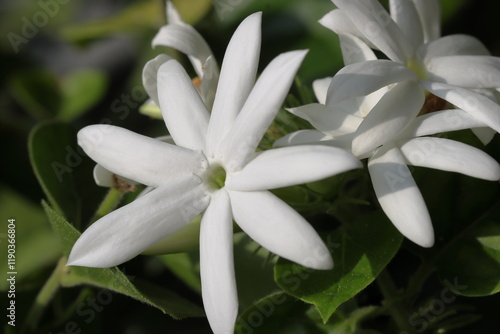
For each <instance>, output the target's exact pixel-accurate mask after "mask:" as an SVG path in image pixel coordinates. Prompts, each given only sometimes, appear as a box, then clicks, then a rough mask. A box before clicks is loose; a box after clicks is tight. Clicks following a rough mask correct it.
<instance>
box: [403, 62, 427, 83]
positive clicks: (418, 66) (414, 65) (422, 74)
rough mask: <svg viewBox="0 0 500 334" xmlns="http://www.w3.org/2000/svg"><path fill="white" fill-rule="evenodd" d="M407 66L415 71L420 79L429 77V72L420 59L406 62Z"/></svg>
mask: <svg viewBox="0 0 500 334" xmlns="http://www.w3.org/2000/svg"><path fill="white" fill-rule="evenodd" d="M406 67H408V68H409V69H410V70H412V71H413V72H415V74H416V75H417V76H418V77H419V78H420V79H425V78H426V77H427V73H426V70H425V68H424V67H423V66H422V63H421V62H419V61H416V60H414V59H410V60H408V61H407V62H406Z"/></svg>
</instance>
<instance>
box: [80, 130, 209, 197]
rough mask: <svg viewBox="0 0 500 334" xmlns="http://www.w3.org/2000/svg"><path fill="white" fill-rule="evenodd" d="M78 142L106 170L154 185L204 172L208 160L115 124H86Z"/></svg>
mask: <svg viewBox="0 0 500 334" xmlns="http://www.w3.org/2000/svg"><path fill="white" fill-rule="evenodd" d="M78 145H80V146H81V147H82V148H83V150H84V151H85V153H87V155H88V156H90V157H91V158H92V160H94V161H95V162H97V163H98V164H100V165H102V167H104V168H106V169H107V170H109V171H111V172H113V173H115V174H118V175H121V176H123V177H125V178H128V179H131V180H134V181H136V182H138V183H142V184H145V185H148V186H153V187H159V186H160V185H162V184H165V183H168V182H171V181H172V180H175V179H176V178H179V177H181V176H185V175H187V174H190V173H193V172H196V171H198V172H201V171H202V170H203V169H204V168H205V164H206V160H205V158H204V156H203V155H202V154H200V153H198V152H193V151H191V150H187V149H185V148H182V147H178V146H174V145H170V144H167V143H163V142H161V141H159V140H157V139H153V138H149V137H146V136H142V135H139V134H136V133H134V132H132V131H129V130H126V129H123V128H119V127H116V126H112V125H91V126H87V127H85V128H83V129H82V130H80V131H79V132H78ZM152 157H154V159H152Z"/></svg>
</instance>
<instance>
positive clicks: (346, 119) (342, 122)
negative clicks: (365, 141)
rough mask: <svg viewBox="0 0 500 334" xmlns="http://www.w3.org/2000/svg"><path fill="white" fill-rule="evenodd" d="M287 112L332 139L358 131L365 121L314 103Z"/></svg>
mask: <svg viewBox="0 0 500 334" xmlns="http://www.w3.org/2000/svg"><path fill="white" fill-rule="evenodd" d="M345 102H347V101H343V102H342V103H340V104H338V107H339V109H340V108H341V104H345ZM352 109H357V108H352ZM352 109H351V110H352ZM287 110H288V111H289V112H290V113H292V114H294V115H296V116H299V117H300V118H302V119H305V120H306V121H308V122H309V123H311V125H312V126H313V127H315V128H316V129H318V130H319V131H321V132H323V133H324V134H327V135H329V136H331V137H336V136H340V135H343V134H346V133H349V132H353V131H356V129H357V128H358V127H359V124H360V123H361V122H362V120H363V119H362V118H361V117H357V116H354V115H349V114H347V113H345V112H343V111H342V110H330V109H329V108H327V107H326V106H324V105H322V104H319V103H312V104H308V105H305V106H300V107H297V108H290V109H287Z"/></svg>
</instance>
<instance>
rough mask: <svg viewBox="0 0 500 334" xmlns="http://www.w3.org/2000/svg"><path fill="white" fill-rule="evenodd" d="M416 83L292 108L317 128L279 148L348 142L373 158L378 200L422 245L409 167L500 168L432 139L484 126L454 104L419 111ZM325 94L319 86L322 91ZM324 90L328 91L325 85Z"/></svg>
mask: <svg viewBox="0 0 500 334" xmlns="http://www.w3.org/2000/svg"><path fill="white" fill-rule="evenodd" d="M416 85H417V83H415V82H403V83H398V84H396V85H395V86H394V87H392V88H391V89H390V90H388V92H383V93H384V94H383V96H382V97H380V95H379V93H380V92H378V93H377V92H376V93H372V94H371V96H368V97H366V98H364V99H363V98H351V99H349V100H344V101H343V102H341V103H339V104H331V102H328V101H331V100H330V99H328V96H326V97H324V96H319V98H318V100H320V101H323V100H324V101H327V102H326V105H323V104H319V103H317V104H311V105H306V106H302V107H298V108H294V109H291V110H290V111H291V112H292V113H293V114H295V115H297V116H299V117H302V118H304V119H305V120H307V121H309V122H310V123H311V124H312V125H313V126H314V127H315V128H316V129H317V130H302V131H299V132H297V133H292V134H289V135H287V136H285V137H283V138H281V139H280V140H278V141H277V142H276V143H275V146H288V145H299V144H311V143H317V144H323V145H332V146H337V147H342V148H345V149H348V150H352V152H353V153H354V154H355V155H357V156H358V157H359V158H368V169H369V172H370V177H371V180H372V184H373V188H374V190H375V193H376V196H377V198H378V201H379V203H380V205H381V207H382V209H383V210H384V212H385V213H386V215H387V216H388V217H389V219H390V220H391V221H392V223H393V224H394V226H396V228H397V229H398V230H399V231H400V232H401V233H402V234H403V235H404V236H405V237H407V238H408V239H410V240H411V241H413V242H415V243H416V244H418V245H420V246H423V247H431V246H432V245H433V243H434V232H433V229H432V222H431V218H430V216H429V212H428V210H427V207H426V205H425V201H424V199H423V197H422V194H421V193H420V191H419V189H418V187H417V185H416V183H415V181H414V179H413V177H412V175H411V171H410V170H409V168H408V166H407V165H413V166H421V167H429V168H435V169H440V170H445V171H451V172H458V173H462V174H465V175H469V176H472V177H476V178H480V179H485V180H492V181H497V180H499V179H500V165H499V164H498V163H497V162H496V161H495V160H494V159H493V158H491V157H490V156H489V155H487V154H486V153H484V152H483V151H481V150H478V149H476V148H474V147H472V146H469V145H466V144H463V143H460V142H457V141H453V140H448V139H443V138H437V137H427V136H429V135H434V134H437V133H443V132H448V131H455V130H462V129H474V128H482V127H484V123H482V122H481V121H479V120H478V119H476V118H474V117H472V116H470V115H469V114H467V113H465V112H464V111H463V110H458V109H450V110H442V111H437V112H433V113H429V114H426V115H423V116H418V117H417V115H418V113H419V112H420V106H421V105H422V103H423V100H424V95H423V93H422V92H421V91H419V90H418V89H416V87H415V86H416ZM320 91H321V90H320ZM322 91H324V90H322Z"/></svg>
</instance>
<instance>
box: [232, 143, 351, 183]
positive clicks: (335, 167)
mask: <svg viewBox="0 0 500 334" xmlns="http://www.w3.org/2000/svg"><path fill="white" fill-rule="evenodd" d="M360 167H361V162H360V161H359V160H358V159H357V158H356V157H354V156H353V155H352V154H351V153H349V152H347V151H345V150H342V149H340V148H336V147H329V146H323V145H301V146H291V147H284V148H278V149H274V150H267V151H264V152H262V153H260V154H259V155H257V156H256V157H255V158H254V159H253V160H252V161H250V162H249V163H248V164H247V165H246V166H245V167H244V168H243V169H242V170H241V171H239V172H236V173H233V174H231V175H230V176H229V178H228V179H227V180H226V186H227V188H228V189H231V190H238V191H254V190H267V189H275V188H282V187H288V186H292V185H297V184H303V183H307V182H314V181H318V180H321V179H324V178H327V177H330V176H333V175H336V174H340V173H343V172H346V171H348V170H351V169H355V168H360Z"/></svg>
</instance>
